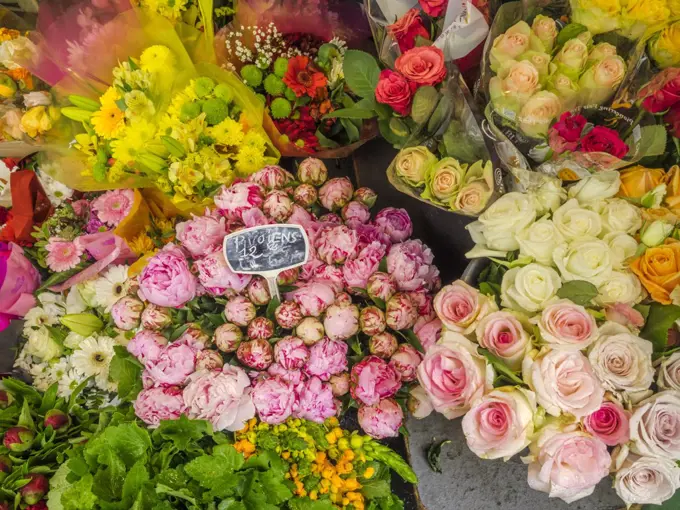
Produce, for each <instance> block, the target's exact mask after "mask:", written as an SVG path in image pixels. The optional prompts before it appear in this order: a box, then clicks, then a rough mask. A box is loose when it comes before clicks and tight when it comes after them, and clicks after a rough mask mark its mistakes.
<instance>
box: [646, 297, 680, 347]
mask: <svg viewBox="0 0 680 510" xmlns="http://www.w3.org/2000/svg"><path fill="white" fill-rule="evenodd" d="M678 319H680V306H676V305H662V304H660V303H652V305H651V306H650V307H649V316H648V317H647V322H646V323H645V327H644V328H642V331H641V332H640V336H641V337H642V338H644V339H646V340H649V341H650V342H652V344H653V345H654V352H657V353H660V352H663V351H665V350H666V349H667V347H668V330H669V329H671V328H672V327H673V324H674V323H675V321H676V320H678Z"/></svg>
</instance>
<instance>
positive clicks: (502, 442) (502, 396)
mask: <svg viewBox="0 0 680 510" xmlns="http://www.w3.org/2000/svg"><path fill="white" fill-rule="evenodd" d="M535 412H536V396H535V394H534V393H533V392H532V391H528V390H525V389H523V388H518V387H514V386H504V387H501V388H497V389H495V390H493V391H492V392H491V393H489V394H487V395H484V396H483V397H482V398H481V399H480V400H478V401H477V403H476V404H475V405H473V406H472V408H471V409H470V410H469V411H468V412H467V414H466V415H465V416H464V417H463V433H464V434H465V439H466V440H467V444H468V447H469V448H470V450H472V451H473V452H474V453H475V455H477V456H478V457H481V458H482V459H498V458H501V457H502V458H503V459H504V460H508V459H509V458H510V457H512V456H513V455H515V454H517V453H519V452H521V451H522V450H524V448H526V447H527V446H528V445H529V443H530V442H531V440H530V439H529V438H530V437H531V436H532V434H533V432H534V413H535Z"/></svg>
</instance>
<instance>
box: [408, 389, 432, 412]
mask: <svg viewBox="0 0 680 510" xmlns="http://www.w3.org/2000/svg"><path fill="white" fill-rule="evenodd" d="M406 407H407V408H408V410H409V412H410V413H411V415H412V416H413V417H414V418H416V419H417V420H422V419H423V418H427V417H428V416H429V415H430V414H432V411H434V408H433V407H432V402H430V397H428V395H427V393H426V392H425V390H424V389H423V387H422V386H420V385H418V384H417V385H415V386H413V387H412V388H411V390H410V391H409V393H408V400H407V401H406Z"/></svg>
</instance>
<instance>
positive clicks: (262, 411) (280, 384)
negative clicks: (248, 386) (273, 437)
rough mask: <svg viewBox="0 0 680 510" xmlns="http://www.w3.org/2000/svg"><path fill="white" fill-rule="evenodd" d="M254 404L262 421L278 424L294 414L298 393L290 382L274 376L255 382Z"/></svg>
mask: <svg viewBox="0 0 680 510" xmlns="http://www.w3.org/2000/svg"><path fill="white" fill-rule="evenodd" d="M253 404H254V405H255V410H256V411H257V415H258V417H259V418H260V420H261V421H263V422H264V423H269V424H270V425H278V424H279V423H283V422H284V421H286V420H287V419H288V418H289V417H290V415H292V414H293V411H294V410H295V408H296V406H297V395H295V391H293V386H292V385H291V384H290V383H289V382H286V381H284V380H282V379H279V378H278V377H272V378H269V379H263V380H260V381H258V382H257V383H255V386H253Z"/></svg>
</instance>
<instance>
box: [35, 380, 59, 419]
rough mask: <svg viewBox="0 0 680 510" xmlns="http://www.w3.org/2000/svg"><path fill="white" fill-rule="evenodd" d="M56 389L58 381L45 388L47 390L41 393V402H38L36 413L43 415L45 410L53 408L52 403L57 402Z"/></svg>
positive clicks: (57, 388)
mask: <svg viewBox="0 0 680 510" xmlns="http://www.w3.org/2000/svg"><path fill="white" fill-rule="evenodd" d="M57 391H59V384H58V383H54V384H53V385H52V386H50V387H49V388H47V391H46V392H45V394H44V395H43V398H42V402H41V403H40V409H38V414H40V415H44V414H45V413H46V412H47V411H49V410H51V409H54V405H55V404H56V403H57Z"/></svg>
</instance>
